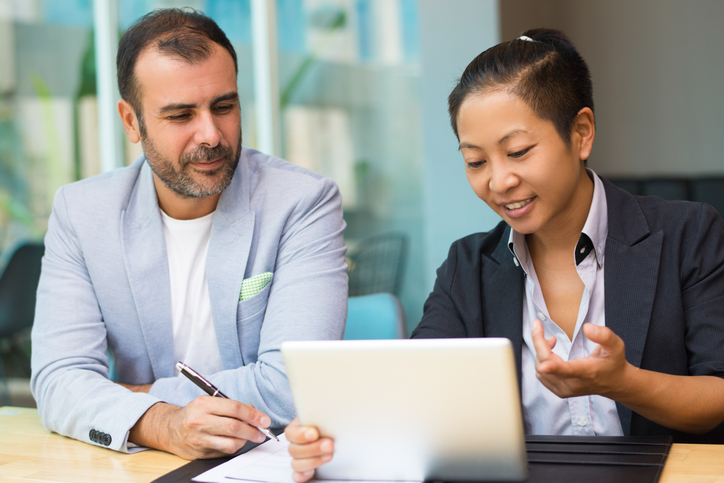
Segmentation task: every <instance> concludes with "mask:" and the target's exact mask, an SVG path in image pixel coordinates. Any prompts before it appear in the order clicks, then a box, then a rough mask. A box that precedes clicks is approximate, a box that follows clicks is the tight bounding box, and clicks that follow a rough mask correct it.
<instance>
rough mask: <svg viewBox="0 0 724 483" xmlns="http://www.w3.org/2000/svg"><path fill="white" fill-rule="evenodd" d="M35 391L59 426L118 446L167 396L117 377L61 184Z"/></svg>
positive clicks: (39, 325)
mask: <svg viewBox="0 0 724 483" xmlns="http://www.w3.org/2000/svg"><path fill="white" fill-rule="evenodd" d="M31 337H32V346H33V350H32V376H31V381H30V383H31V390H32V392H33V396H34V397H35V400H36V401H37V403H38V411H39V413H40V417H41V419H42V421H43V424H44V425H45V427H46V428H48V429H49V430H51V431H55V432H57V433H59V434H62V435H65V436H70V437H72V438H75V439H79V440H81V441H85V442H88V443H91V444H94V445H99V446H105V447H109V448H111V449H114V450H118V451H126V452H128V451H137V450H138V448H131V449H129V448H128V445H127V441H128V433H129V431H130V429H131V427H133V425H134V424H135V423H136V421H137V420H138V419H139V418H140V417H141V416H142V415H143V414H144V413H145V412H146V411H147V410H148V408H149V407H151V406H152V405H153V404H155V403H156V402H158V401H159V399H158V398H156V397H154V396H150V395H148V394H140V393H132V392H130V391H128V390H127V389H125V388H123V387H121V386H119V385H117V384H115V383H113V382H111V380H110V379H109V375H108V357H107V355H106V348H107V342H106V328H105V324H104V322H103V316H102V314H101V310H100V307H99V305H98V300H97V299H96V295H95V291H94V290H93V284H92V282H91V279H90V276H89V273H88V270H87V267H86V264H85V261H84V256H83V251H82V249H81V246H80V243H79V240H78V238H77V236H76V234H75V231H74V230H73V226H72V223H71V221H70V220H69V217H68V210H67V207H66V202H65V198H64V194H63V189H62V188H61V189H60V190H59V191H58V193H57V194H56V197H55V201H54V202H53V210H52V213H51V215H50V219H49V220H48V232H47V234H46V236H45V255H44V257H43V263H42V271H41V275H40V282H39V284H38V294H37V301H36V307H35V320H34V323H33V330H32V336H31Z"/></svg>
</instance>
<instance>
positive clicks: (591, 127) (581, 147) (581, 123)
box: [571, 107, 596, 161]
mask: <svg viewBox="0 0 724 483" xmlns="http://www.w3.org/2000/svg"><path fill="white" fill-rule="evenodd" d="M595 137H596V122H595V120H594V117H593V111H592V110H591V108H590V107H584V108H583V109H581V110H580V111H578V115H577V116H576V119H575V120H574V121H573V129H572V132H571V141H573V143H572V146H573V147H574V148H575V149H577V150H578V155H579V157H580V159H581V160H582V161H585V160H586V159H588V157H589V156H590V155H591V150H593V139H594V138H595Z"/></svg>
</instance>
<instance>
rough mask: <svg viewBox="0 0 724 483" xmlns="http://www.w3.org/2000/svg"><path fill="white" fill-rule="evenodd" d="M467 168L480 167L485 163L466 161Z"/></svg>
mask: <svg viewBox="0 0 724 483" xmlns="http://www.w3.org/2000/svg"><path fill="white" fill-rule="evenodd" d="M467 165H468V168H469V169H477V168H482V167H483V166H484V165H485V161H471V162H469V163H467Z"/></svg>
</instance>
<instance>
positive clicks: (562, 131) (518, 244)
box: [286, 29, 724, 482]
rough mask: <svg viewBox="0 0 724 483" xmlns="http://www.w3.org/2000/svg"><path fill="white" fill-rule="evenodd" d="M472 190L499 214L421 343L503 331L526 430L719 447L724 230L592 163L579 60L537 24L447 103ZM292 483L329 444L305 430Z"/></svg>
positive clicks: (295, 452)
mask: <svg viewBox="0 0 724 483" xmlns="http://www.w3.org/2000/svg"><path fill="white" fill-rule="evenodd" d="M449 111H450V120H451V124H452V128H453V131H455V134H456V136H457V138H458V140H459V142H460V151H461V153H462V155H463V158H464V161H465V172H466V174H467V177H468V181H469V182H470V186H471V187H472V188H473V191H475V193H476V194H477V195H478V197H480V198H481V199H482V200H483V201H484V202H485V203H486V204H487V205H488V206H490V207H491V208H492V209H493V210H495V212H496V213H498V214H499V215H500V216H501V217H502V218H503V221H502V222H501V223H500V224H499V225H498V226H497V227H496V228H495V229H493V230H492V231H491V232H489V233H480V234H475V235H471V236H468V237H466V238H463V239H461V240H458V241H457V242H455V243H454V244H453V245H452V247H451V249H450V253H449V255H448V258H447V260H446V261H445V263H443V265H442V266H441V267H440V269H438V273H437V281H436V282H435V287H434V290H433V292H432V293H431V294H430V297H429V298H428V300H427V302H426V303H425V312H424V315H423V318H422V320H421V322H420V324H419V326H418V327H417V329H415V331H414V332H413V334H412V336H413V337H423V338H431V337H486V336H487V337H490V336H493V337H508V338H510V339H511V340H512V342H513V346H514V348H515V351H516V357H517V363H518V376H519V379H520V382H521V397H522V402H523V417H524V422H525V429H526V432H527V433H529V434H574V435H608V436H615V435H629V434H630V435H653V434H673V435H674V436H675V438H676V440H677V441H692V442H724V425H722V424H721V423H722V421H724V380H722V377H724V222H722V219H721V217H720V216H719V215H718V214H717V213H716V212H715V211H714V210H713V209H712V208H711V207H709V206H706V205H702V204H698V203H687V202H666V201H663V200H661V199H659V198H652V197H634V196H632V195H630V194H628V193H626V192H624V191H622V190H620V189H618V188H616V187H615V186H613V185H612V184H611V183H609V182H608V181H606V180H604V179H601V178H599V177H598V176H597V175H596V174H595V173H594V172H593V171H591V170H588V169H587V168H586V160H587V159H588V157H589V155H590V153H591V149H592V147H593V141H594V137H595V122H594V114H593V95H592V86H591V80H590V74H589V71H588V67H587V66H586V63H585V62H584V60H583V59H582V58H581V56H580V55H579V54H578V52H577V51H576V50H575V48H574V47H573V46H572V45H571V43H570V42H569V41H568V39H567V38H566V37H565V36H564V35H563V34H562V33H560V32H557V31H553V30H547V29H537V30H531V31H528V32H526V33H525V34H524V35H523V36H522V37H520V38H518V39H516V40H513V41H510V42H504V43H501V44H499V45H497V46H495V47H493V48H491V49H489V50H487V51H485V52H483V53H482V54H480V55H479V56H478V57H477V58H476V59H475V60H473V62H472V63H471V64H470V65H469V66H468V67H467V69H466V70H465V72H464V73H463V75H462V77H461V79H460V81H459V83H458V85H457V86H456V87H455V89H453V91H452V93H451V94H450V97H449ZM286 434H287V437H288V439H289V440H290V442H291V443H292V444H291V445H290V453H291V454H292V456H293V457H294V462H293V468H294V470H295V472H294V478H295V480H297V481H300V482H301V481H306V480H308V479H309V478H311V477H312V476H313V473H314V468H317V467H318V466H320V465H321V464H324V463H325V462H327V461H329V460H330V459H331V458H332V454H333V450H334V444H333V442H332V441H331V440H329V439H328V438H321V439H319V437H318V433H317V431H316V429H314V428H306V427H301V426H299V424H298V423H297V422H296V421H295V422H294V423H292V425H290V426H289V427H288V428H287V431H286Z"/></svg>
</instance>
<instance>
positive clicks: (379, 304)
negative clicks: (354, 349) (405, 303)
mask: <svg viewBox="0 0 724 483" xmlns="http://www.w3.org/2000/svg"><path fill="white" fill-rule="evenodd" d="M406 337H407V328H406V327H405V312H404V311H403V310H402V305H401V304H400V301H399V300H398V299H397V297H395V296H394V295H392V294H389V293H377V294H372V295H362V296H359V297H350V298H349V301H348V303H347V326H346V327H345V329H344V338H345V339H346V340H362V339H404V338H406Z"/></svg>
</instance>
